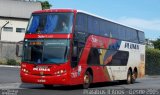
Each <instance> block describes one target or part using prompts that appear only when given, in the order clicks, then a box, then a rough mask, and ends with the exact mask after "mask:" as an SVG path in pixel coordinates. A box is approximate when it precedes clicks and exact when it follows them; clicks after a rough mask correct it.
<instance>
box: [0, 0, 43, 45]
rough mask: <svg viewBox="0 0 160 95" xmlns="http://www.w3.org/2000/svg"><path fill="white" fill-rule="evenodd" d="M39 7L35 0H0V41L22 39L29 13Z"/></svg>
mask: <svg viewBox="0 0 160 95" xmlns="http://www.w3.org/2000/svg"><path fill="white" fill-rule="evenodd" d="M41 9H42V7H41V3H40V2H36V0H0V41H7V42H18V41H22V40H23V38H24V35H25V31H26V28H27V24H28V21H29V18H30V15H31V13H32V12H33V11H35V10H41Z"/></svg>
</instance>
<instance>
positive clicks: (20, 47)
mask: <svg viewBox="0 0 160 95" xmlns="http://www.w3.org/2000/svg"><path fill="white" fill-rule="evenodd" d="M22 51H23V41H20V42H18V43H17V44H16V56H17V57H22Z"/></svg>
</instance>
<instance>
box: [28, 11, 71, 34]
mask: <svg viewBox="0 0 160 95" xmlns="http://www.w3.org/2000/svg"><path fill="white" fill-rule="evenodd" d="M72 26H73V13H46V14H33V15H32V16H31V19H30V22H29V25H28V28H27V33H28V34H52V33H70V32H71V31H72Z"/></svg>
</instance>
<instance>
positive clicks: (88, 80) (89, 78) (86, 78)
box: [83, 71, 93, 89]
mask: <svg viewBox="0 0 160 95" xmlns="http://www.w3.org/2000/svg"><path fill="white" fill-rule="evenodd" d="M92 79H93V76H92V75H91V73H90V72H89V71H86V73H85V74H84V77H83V88H84V89H87V88H89V86H90V84H91V83H92Z"/></svg>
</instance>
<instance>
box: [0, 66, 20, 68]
mask: <svg viewBox="0 0 160 95" xmlns="http://www.w3.org/2000/svg"><path fill="white" fill-rule="evenodd" d="M0 67H10V68H20V66H12V65H0Z"/></svg>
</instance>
